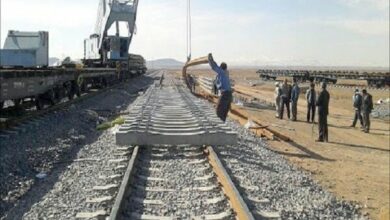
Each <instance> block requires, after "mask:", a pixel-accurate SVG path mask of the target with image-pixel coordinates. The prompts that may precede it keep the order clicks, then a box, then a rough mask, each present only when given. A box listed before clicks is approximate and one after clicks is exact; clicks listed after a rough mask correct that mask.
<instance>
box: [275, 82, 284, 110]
mask: <svg viewBox="0 0 390 220" xmlns="http://www.w3.org/2000/svg"><path fill="white" fill-rule="evenodd" d="M281 96H282V89H281V88H280V85H279V83H278V82H276V83H275V94H274V97H275V107H276V114H275V117H276V118H279V117H280V116H279V115H280V97H281Z"/></svg>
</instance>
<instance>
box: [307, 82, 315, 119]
mask: <svg viewBox="0 0 390 220" xmlns="http://www.w3.org/2000/svg"><path fill="white" fill-rule="evenodd" d="M315 86H316V85H315V84H314V83H310V88H309V89H308V90H307V91H306V101H307V117H306V121H307V123H310V122H311V123H314V117H315V113H316V99H317V94H316V90H315Z"/></svg>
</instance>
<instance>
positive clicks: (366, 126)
mask: <svg viewBox="0 0 390 220" xmlns="http://www.w3.org/2000/svg"><path fill="white" fill-rule="evenodd" d="M372 109H374V103H373V102H372V96H371V95H370V94H369V93H367V90H365V89H363V105H362V112H363V130H364V132H365V133H369V132H370V126H371V122H370V114H371V111H372Z"/></svg>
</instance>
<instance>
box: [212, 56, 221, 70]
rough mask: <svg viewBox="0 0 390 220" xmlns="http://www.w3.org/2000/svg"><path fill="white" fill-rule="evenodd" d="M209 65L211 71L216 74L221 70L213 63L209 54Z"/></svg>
mask: <svg viewBox="0 0 390 220" xmlns="http://www.w3.org/2000/svg"><path fill="white" fill-rule="evenodd" d="M209 65H210V67H211V69H213V70H214V71H215V72H217V73H218V74H219V73H220V72H221V68H220V67H219V66H218V64H217V63H216V62H215V61H214V58H213V55H212V54H211V53H210V54H209Z"/></svg>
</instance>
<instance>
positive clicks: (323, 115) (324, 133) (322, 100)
mask: <svg viewBox="0 0 390 220" xmlns="http://www.w3.org/2000/svg"><path fill="white" fill-rule="evenodd" d="M329 100H330V95H329V92H328V91H326V83H325V82H322V83H321V92H320V94H319V96H318V99H317V102H316V105H317V107H318V130H319V137H318V139H317V140H316V141H317V142H328V114H329Z"/></svg>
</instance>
